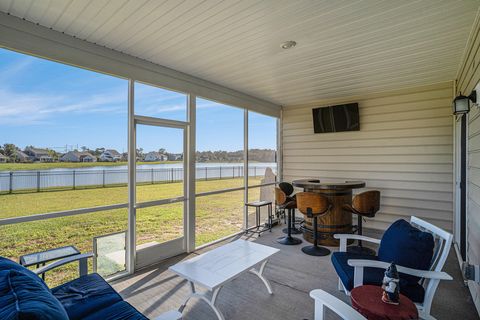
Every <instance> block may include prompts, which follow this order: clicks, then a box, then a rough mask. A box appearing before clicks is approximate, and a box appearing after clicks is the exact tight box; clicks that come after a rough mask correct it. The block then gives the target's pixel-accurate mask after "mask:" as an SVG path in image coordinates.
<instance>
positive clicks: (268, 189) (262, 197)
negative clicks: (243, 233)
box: [248, 185, 275, 227]
mask: <svg viewBox="0 0 480 320" xmlns="http://www.w3.org/2000/svg"><path fill="white" fill-rule="evenodd" d="M254 201H271V202H272V212H273V214H274V217H275V186H274V185H271V186H263V187H257V188H249V189H248V202H254ZM267 220H268V208H267V207H266V206H265V207H262V208H260V223H261V224H263V223H265V222H266V221H267ZM254 225H255V208H253V207H248V227H253V226H254Z"/></svg>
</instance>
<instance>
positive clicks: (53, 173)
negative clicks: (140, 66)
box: [0, 166, 276, 193]
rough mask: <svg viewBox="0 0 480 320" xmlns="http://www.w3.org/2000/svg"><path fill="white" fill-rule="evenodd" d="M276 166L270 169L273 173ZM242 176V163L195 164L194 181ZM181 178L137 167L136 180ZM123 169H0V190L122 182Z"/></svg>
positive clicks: (261, 170) (178, 173)
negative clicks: (229, 164)
mask: <svg viewBox="0 0 480 320" xmlns="http://www.w3.org/2000/svg"><path fill="white" fill-rule="evenodd" d="M266 168H267V167H265V166H249V169H248V174H249V176H250V177H257V176H264V175H265V170H266ZM275 169H276V168H275V167H273V168H272V170H273V171H274V172H275V171H276V170H275ZM238 177H243V166H223V167H222V166H218V167H197V169H196V178H197V180H213V179H234V178H238ZM182 180H183V168H149V169H137V183H140V184H149V183H150V184H155V183H172V182H178V181H182ZM127 181H128V172H127V169H104V170H94V169H83V170H82V169H65V170H38V171H0V193H14V192H16V191H21V192H40V191H44V190H54V189H73V190H74V189H77V188H79V189H80V188H87V187H97V188H102V187H110V186H118V185H126V184H127Z"/></svg>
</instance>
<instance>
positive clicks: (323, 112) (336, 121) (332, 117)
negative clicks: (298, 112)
mask: <svg viewBox="0 0 480 320" xmlns="http://www.w3.org/2000/svg"><path fill="white" fill-rule="evenodd" d="M312 112H313V130H314V132H315V133H326V132H341V131H359V130H360V120H359V115H358V103H347V104H341V105H338V106H329V107H322V108H315V109H313V110H312Z"/></svg>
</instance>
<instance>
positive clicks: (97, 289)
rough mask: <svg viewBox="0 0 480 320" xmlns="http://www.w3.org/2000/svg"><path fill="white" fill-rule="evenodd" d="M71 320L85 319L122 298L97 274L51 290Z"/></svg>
mask: <svg viewBox="0 0 480 320" xmlns="http://www.w3.org/2000/svg"><path fill="white" fill-rule="evenodd" d="M52 293H53V295H54V296H55V297H56V298H57V299H58V300H60V302H61V303H62V305H63V306H64V307H65V310H67V313H68V316H69V317H70V319H71V320H75V319H84V318H85V317H87V316H89V315H91V314H93V313H95V312H98V311H99V310H102V309H104V308H107V307H109V306H111V305H113V304H115V303H117V302H120V301H122V300H123V299H122V297H120V295H119V294H118V293H117V292H116V291H115V290H114V289H113V288H112V287H111V286H110V285H109V284H108V283H107V282H106V281H105V280H104V279H103V278H102V277H101V276H100V275H98V274H96V273H92V274H88V275H85V276H82V277H80V278H77V279H75V280H72V281H70V282H67V283H65V284H62V285H60V286H58V287H56V288H53V289H52Z"/></svg>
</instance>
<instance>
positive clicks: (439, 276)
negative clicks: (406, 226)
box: [334, 216, 453, 319]
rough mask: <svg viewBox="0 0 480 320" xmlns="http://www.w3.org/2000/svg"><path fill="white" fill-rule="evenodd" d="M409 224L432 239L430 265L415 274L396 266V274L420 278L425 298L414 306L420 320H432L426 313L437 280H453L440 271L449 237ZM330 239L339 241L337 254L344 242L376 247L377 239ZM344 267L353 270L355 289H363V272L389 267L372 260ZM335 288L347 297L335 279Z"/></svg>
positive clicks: (338, 236) (350, 262) (432, 228)
mask: <svg viewBox="0 0 480 320" xmlns="http://www.w3.org/2000/svg"><path fill="white" fill-rule="evenodd" d="M410 223H411V224H412V225H414V226H415V227H417V228H418V229H420V230H422V231H425V232H429V233H431V234H432V235H433V238H434V241H435V247H434V252H433V258H432V262H431V264H430V269H429V270H416V269H411V268H406V267H402V266H397V270H398V272H401V273H405V274H409V275H413V276H417V277H419V278H422V279H421V282H420V283H421V284H422V286H423V287H424V288H425V298H424V300H423V303H415V305H416V306H417V309H418V313H419V316H420V318H422V319H435V318H434V317H432V316H431V315H430V309H431V307H432V301H433V296H434V295H435V291H436V290H437V287H438V284H439V283H440V280H452V279H453V278H452V277H451V276H450V275H449V274H448V273H446V272H443V271H442V269H443V266H444V264H445V261H446V260H447V257H448V253H449V251H450V247H451V245H452V239H453V235H452V234H450V233H448V232H447V231H445V230H443V229H441V228H439V227H437V226H434V225H433V224H431V223H428V222H426V221H424V220H422V219H419V218H417V217H414V216H412V217H411V218H410ZM334 237H335V238H336V239H339V240H340V251H341V252H345V251H347V240H348V239H356V240H363V241H367V242H372V243H376V244H380V240H379V239H374V238H370V237H365V236H359V235H355V234H335V235H334ZM348 265H350V266H352V267H354V268H355V273H354V279H353V286H354V287H358V286H361V285H363V270H364V268H366V267H369V268H382V269H387V268H388V267H389V266H390V263H386V262H382V261H375V260H360V259H358V260H357V259H350V260H348ZM338 287H339V289H340V290H343V291H345V293H346V294H347V295H350V292H349V291H348V290H347V289H346V288H345V287H344V286H343V283H342V281H341V280H340V278H339V279H338Z"/></svg>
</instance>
